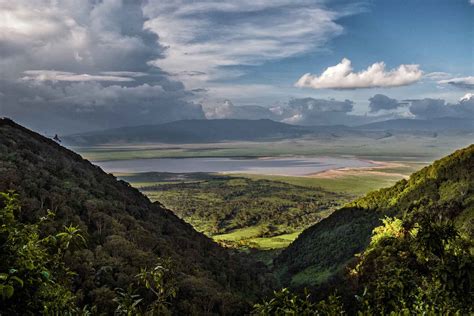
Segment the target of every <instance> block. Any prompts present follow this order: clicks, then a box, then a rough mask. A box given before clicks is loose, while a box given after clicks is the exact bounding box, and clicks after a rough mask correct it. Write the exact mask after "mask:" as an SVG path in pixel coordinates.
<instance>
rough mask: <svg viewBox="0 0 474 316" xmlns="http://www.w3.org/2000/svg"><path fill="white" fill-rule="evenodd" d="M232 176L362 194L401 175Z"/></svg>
mask: <svg viewBox="0 0 474 316" xmlns="http://www.w3.org/2000/svg"><path fill="white" fill-rule="evenodd" d="M232 176H241V177H246V178H249V179H254V180H262V179H265V180H271V181H280V182H284V183H288V184H292V185H298V186H304V187H311V188H322V189H324V190H327V191H331V192H338V193H344V194H349V195H352V196H360V195H363V194H365V193H367V192H369V191H372V190H377V189H380V188H383V187H388V186H391V185H393V184H394V183H395V182H397V181H398V180H400V176H396V175H393V176H382V175H374V174H364V173H361V174H359V175H347V176H343V177H340V178H328V179H326V178H312V177H286V176H271V175H254V174H238V175H232Z"/></svg>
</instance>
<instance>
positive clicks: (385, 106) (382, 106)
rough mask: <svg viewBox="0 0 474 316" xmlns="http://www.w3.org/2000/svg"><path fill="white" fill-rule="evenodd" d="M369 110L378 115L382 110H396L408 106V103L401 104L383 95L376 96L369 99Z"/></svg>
mask: <svg viewBox="0 0 474 316" xmlns="http://www.w3.org/2000/svg"><path fill="white" fill-rule="evenodd" d="M369 101H370V103H369V108H370V112H371V113H376V112H379V111H382V110H389V111H390V110H395V109H398V108H399V107H401V106H404V105H406V104H407V103H406V102H399V101H398V100H396V99H392V98H389V97H387V96H386V95H383V94H376V95H374V96H373V97H371V98H370V99H369Z"/></svg>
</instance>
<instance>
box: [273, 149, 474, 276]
mask: <svg viewBox="0 0 474 316" xmlns="http://www.w3.org/2000/svg"><path fill="white" fill-rule="evenodd" d="M418 209H420V210H421V209H423V210H424V211H423V212H422V213H427V214H432V215H433V216H435V215H436V216H438V215H442V216H443V218H445V219H447V220H450V221H452V223H454V225H455V228H456V229H457V230H459V233H460V234H462V235H465V236H466V238H471V239H472V238H473V237H474V228H473V227H474V145H471V146H469V147H467V148H465V149H461V150H458V151H456V152H455V153H453V154H451V155H449V156H447V157H445V158H443V159H441V160H438V161H436V162H434V163H433V164H432V165H431V166H428V167H425V168H423V169H422V170H420V171H418V172H416V173H414V174H413V175H411V177H410V179H408V180H401V181H399V182H398V183H397V184H395V185H394V186H392V187H390V188H385V189H381V190H378V191H374V192H371V193H369V194H367V195H366V196H365V197H363V198H360V199H357V200H355V201H354V202H352V203H349V204H347V205H346V206H344V207H343V208H341V209H339V210H336V211H335V212H334V213H332V214H331V215H330V216H329V217H327V218H326V219H324V220H322V221H321V222H319V223H317V224H316V225H314V226H312V227H310V228H308V229H306V230H305V231H303V232H302V233H301V234H300V235H299V237H298V238H297V239H296V240H295V242H293V243H292V244H291V245H290V246H289V247H288V248H287V249H285V250H284V251H283V252H282V253H281V254H280V255H279V257H277V258H276V260H275V266H276V268H277V270H278V271H279V272H280V273H281V275H282V281H283V282H284V284H288V285H290V284H291V282H292V278H293V276H295V275H298V274H299V273H301V272H303V271H305V270H307V269H309V268H312V271H313V272H314V271H316V272H317V271H319V272H321V273H322V272H324V271H327V269H329V268H334V267H340V269H334V270H333V271H334V272H333V276H334V277H341V276H342V275H343V274H344V269H343V267H345V266H346V265H347V264H349V263H350V262H351V261H353V260H354V259H353V258H354V255H355V254H356V253H359V252H362V251H363V250H364V249H365V248H366V247H367V246H368V245H369V242H370V238H371V232H372V230H373V229H374V228H375V227H377V226H380V224H382V220H381V219H382V218H384V217H385V216H391V217H398V218H403V216H405V215H407V214H411V213H413V212H414V211H415V210H418ZM420 212H421V211H420ZM440 212H441V213H442V214H440ZM390 225H395V226H394V227H391V228H390V229H396V228H397V226H396V225H400V223H391V224H390ZM384 229H385V231H384V234H389V233H390V229H389V228H388V227H386V228H384ZM327 280H328V281H329V282H331V280H332V278H327ZM305 285H317V284H315V282H312V283H307V284H305Z"/></svg>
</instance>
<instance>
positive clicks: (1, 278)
mask: <svg viewBox="0 0 474 316" xmlns="http://www.w3.org/2000/svg"><path fill="white" fill-rule="evenodd" d="M6 279H8V274H6V273H0V281H5V280H6Z"/></svg>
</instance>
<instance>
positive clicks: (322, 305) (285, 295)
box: [253, 288, 346, 316]
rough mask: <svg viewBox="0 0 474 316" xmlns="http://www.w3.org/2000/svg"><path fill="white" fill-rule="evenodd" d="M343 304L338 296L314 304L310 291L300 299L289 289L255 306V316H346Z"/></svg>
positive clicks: (277, 292)
mask: <svg viewBox="0 0 474 316" xmlns="http://www.w3.org/2000/svg"><path fill="white" fill-rule="evenodd" d="M345 314H346V313H345V311H344V308H343V306H342V303H341V301H340V299H339V297H337V296H333V295H332V296H329V298H328V299H327V300H322V301H320V302H318V303H314V302H312V301H311V300H310V295H309V293H308V291H306V290H305V293H304V296H303V297H300V296H298V295H296V294H294V293H291V292H290V291H289V290H288V289H286V288H285V289H282V290H280V291H275V292H274V294H273V297H272V298H271V299H270V300H268V301H265V302H263V303H261V304H256V305H255V306H254V310H253V315H261V316H293V315H294V316H300V315H301V316H325V315H327V316H335V315H345Z"/></svg>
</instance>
